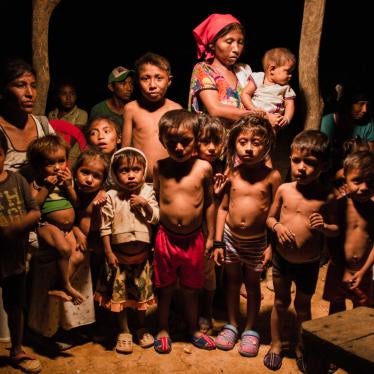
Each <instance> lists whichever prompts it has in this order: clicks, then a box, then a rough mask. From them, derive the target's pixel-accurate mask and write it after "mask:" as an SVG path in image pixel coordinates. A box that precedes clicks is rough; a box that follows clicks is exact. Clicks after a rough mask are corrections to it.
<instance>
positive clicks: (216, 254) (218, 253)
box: [213, 248, 225, 266]
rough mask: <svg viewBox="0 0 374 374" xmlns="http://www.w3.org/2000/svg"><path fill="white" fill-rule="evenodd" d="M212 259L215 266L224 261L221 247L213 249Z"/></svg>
mask: <svg viewBox="0 0 374 374" xmlns="http://www.w3.org/2000/svg"><path fill="white" fill-rule="evenodd" d="M213 260H214V262H215V263H216V265H217V266H221V265H222V264H223V263H224V262H225V255H224V249H223V248H216V249H214V251H213Z"/></svg>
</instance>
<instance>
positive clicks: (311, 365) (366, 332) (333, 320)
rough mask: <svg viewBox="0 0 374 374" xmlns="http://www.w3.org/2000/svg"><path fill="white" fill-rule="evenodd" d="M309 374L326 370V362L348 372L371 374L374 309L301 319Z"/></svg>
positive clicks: (358, 309)
mask: <svg viewBox="0 0 374 374" xmlns="http://www.w3.org/2000/svg"><path fill="white" fill-rule="evenodd" d="M301 334H302V339H303V344H304V350H305V358H306V364H307V373H308V374H324V373H327V370H328V366H329V363H334V364H335V365H337V366H338V367H340V368H342V369H344V370H347V371H348V372H349V373H350V374H351V373H357V374H358V373H359V374H364V373H365V374H366V373H368V374H369V373H370V374H373V373H374V309H372V308H368V307H358V308H355V309H352V310H347V311H344V312H340V313H336V314H332V315H331V316H327V317H322V318H317V319H314V320H311V321H307V322H304V323H303V324H302V329H301Z"/></svg>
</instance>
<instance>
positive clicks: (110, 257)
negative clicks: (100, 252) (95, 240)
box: [101, 235, 118, 267]
mask: <svg viewBox="0 0 374 374" xmlns="http://www.w3.org/2000/svg"><path fill="white" fill-rule="evenodd" d="M101 239H102V241H103V246H104V253H105V257H106V260H107V262H108V265H109V266H111V267H115V266H118V259H117V257H116V256H115V254H114V253H113V251H112V246H111V245H110V235H105V236H102V237H101Z"/></svg>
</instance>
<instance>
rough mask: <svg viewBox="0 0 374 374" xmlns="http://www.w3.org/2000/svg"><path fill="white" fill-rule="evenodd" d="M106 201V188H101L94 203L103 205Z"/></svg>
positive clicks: (98, 205)
mask: <svg viewBox="0 0 374 374" xmlns="http://www.w3.org/2000/svg"><path fill="white" fill-rule="evenodd" d="M105 202H106V192H105V191H104V190H100V191H99V192H98V193H97V195H96V196H95V198H94V200H93V205H94V206H97V207H100V206H103V205H104V204H105Z"/></svg>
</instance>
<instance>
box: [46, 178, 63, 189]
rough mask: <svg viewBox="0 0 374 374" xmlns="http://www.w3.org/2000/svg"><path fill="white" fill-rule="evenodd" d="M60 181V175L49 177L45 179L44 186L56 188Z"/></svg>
mask: <svg viewBox="0 0 374 374" xmlns="http://www.w3.org/2000/svg"><path fill="white" fill-rule="evenodd" d="M59 181H60V179H59V177H58V175H49V176H48V177H46V178H44V186H46V187H47V188H48V189H49V188H51V187H54V186H56V184H57V183H58V182H59Z"/></svg>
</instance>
